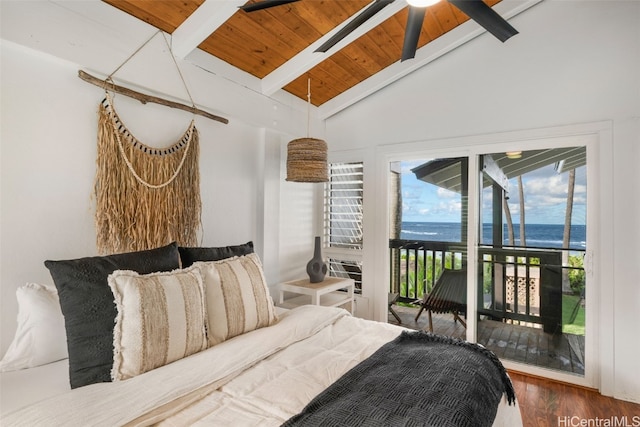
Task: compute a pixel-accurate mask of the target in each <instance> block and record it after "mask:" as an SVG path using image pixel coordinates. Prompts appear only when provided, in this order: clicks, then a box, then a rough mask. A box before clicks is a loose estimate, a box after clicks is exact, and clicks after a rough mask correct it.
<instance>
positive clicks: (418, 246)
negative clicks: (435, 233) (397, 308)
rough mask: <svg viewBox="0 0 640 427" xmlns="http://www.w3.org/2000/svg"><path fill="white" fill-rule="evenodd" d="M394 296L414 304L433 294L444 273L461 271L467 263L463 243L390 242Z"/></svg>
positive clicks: (395, 240) (392, 290)
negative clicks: (395, 294) (444, 271)
mask: <svg viewBox="0 0 640 427" xmlns="http://www.w3.org/2000/svg"><path fill="white" fill-rule="evenodd" d="M389 250H390V251H391V253H390V257H389V258H390V260H391V287H390V290H391V292H392V293H397V294H399V298H398V301H402V302H414V301H416V300H417V299H420V298H422V296H423V295H424V294H425V293H429V292H430V291H431V288H433V285H434V283H435V281H436V280H437V279H438V277H440V273H441V272H442V270H443V269H445V268H449V269H460V268H462V267H463V265H464V264H465V263H466V250H467V248H466V246H464V245H463V244H461V243H452V242H431V241H425V240H403V239H392V240H389Z"/></svg>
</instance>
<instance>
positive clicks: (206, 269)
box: [193, 253, 278, 346]
mask: <svg viewBox="0 0 640 427" xmlns="http://www.w3.org/2000/svg"><path fill="white" fill-rule="evenodd" d="M193 265H194V266H195V267H198V268H200V272H201V274H202V280H203V281H204V287H205V294H206V305H207V316H208V326H209V330H208V336H209V346H213V345H216V344H218V343H221V342H222V341H225V340H227V339H229V338H232V337H234V336H236V335H240V334H243V333H245V332H250V331H253V330H254V329H258V328H262V327H265V326H269V325H272V324H273V323H275V322H277V321H278V317H277V316H276V312H275V308H274V305H273V300H272V299H271V295H270V294H269V288H268V287H267V284H266V281H265V278H264V273H263V272H262V264H261V262H260V258H258V256H257V255H256V254H255V253H253V254H249V255H246V256H241V257H234V258H227V259H224V260H221V261H209V262H196V263H194V264H193Z"/></svg>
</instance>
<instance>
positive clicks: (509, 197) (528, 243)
mask: <svg viewBox="0 0 640 427" xmlns="http://www.w3.org/2000/svg"><path fill="white" fill-rule="evenodd" d="M586 152H587V150H586V147H585V146H577V147H562V148H544V149H531V150H527V151H519V152H503V151H501V152H489V153H483V154H476V155H473V156H471V157H435V158H428V157H426V156H425V157H424V158H422V159H419V160H415V159H411V160H396V161H392V162H390V163H389V169H388V171H387V173H388V194H389V198H388V200H389V212H388V218H389V228H388V230H389V235H388V243H389V252H388V253H389V256H388V260H389V272H390V277H389V313H388V320H389V322H392V323H399V324H401V325H402V326H406V327H409V328H413V329H421V330H425V331H432V332H433V333H435V334H440V335H448V336H454V337H457V338H461V339H470V340H475V341H477V342H478V343H480V344H482V345H484V346H485V347H488V348H490V349H491V350H493V351H494V352H495V353H496V354H497V355H498V357H500V358H501V359H502V360H506V361H510V362H515V363H517V364H521V365H519V366H523V365H527V366H531V367H533V368H532V370H533V371H535V370H536V369H542V370H544V371H537V372H536V373H539V374H540V373H542V374H544V372H546V371H547V370H552V371H555V372H562V373H563V375H564V374H568V375H572V376H577V377H584V375H585V365H586V362H587V361H586V356H585V354H586V353H587V352H586V351H585V348H586V344H585V343H586V337H587V330H586V321H585V320H586V298H587V294H588V292H587V290H586V288H587V283H586V274H585V268H584V267H585V266H584V264H585V261H584V260H585V254H586V253H587V252H586V251H587V246H586V245H587V239H586V235H587V233H586V228H587V226H586V224H587V223H586V211H587V209H586V202H587V200H586V195H587V191H586V189H587V182H586V168H587V163H586ZM472 162H473V163H472ZM470 165H473V167H471V168H470ZM470 171H472V172H470ZM470 173H474V174H475V175H474V176H471V177H470V176H469V174H470ZM476 175H477V176H476ZM470 178H471V179H470ZM470 206H472V208H471V209H473V211H472V212H473V213H474V214H473V215H469V212H470ZM476 213H477V214H476ZM470 218H472V219H473V221H474V223H473V227H471V226H470V223H469V220H470ZM469 230H471V234H468V231H469ZM476 233H477V234H476ZM468 236H472V238H471V237H470V238H468ZM469 254H471V255H469ZM456 271H457V272H459V274H455V273H454V274H450V272H456ZM460 272H461V273H460ZM461 278H462V279H461ZM469 280H472V282H471V283H469ZM467 326H469V327H470V328H471V330H470V331H467ZM527 369H528V368H524V370H527ZM545 375H546V374H545Z"/></svg>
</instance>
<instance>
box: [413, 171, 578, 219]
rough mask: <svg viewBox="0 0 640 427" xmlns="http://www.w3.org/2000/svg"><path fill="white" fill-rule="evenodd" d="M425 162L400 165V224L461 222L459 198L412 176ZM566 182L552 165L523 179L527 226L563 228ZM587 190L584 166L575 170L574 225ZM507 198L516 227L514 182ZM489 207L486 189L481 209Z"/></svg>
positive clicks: (517, 196)
mask: <svg viewBox="0 0 640 427" xmlns="http://www.w3.org/2000/svg"><path fill="white" fill-rule="evenodd" d="M426 161H428V160H415V161H407V162H402V163H401V168H402V205H403V206H402V218H403V221H421V222H460V209H461V200H460V195H459V194H457V193H454V192H452V191H449V190H445V189H442V188H438V187H436V186H435V185H432V184H428V183H426V182H423V181H419V180H417V179H416V177H415V174H414V173H413V172H411V169H412V168H414V167H416V166H419V165H421V164H423V163H425V162H426ZM567 181H568V173H563V174H558V173H556V171H555V170H554V167H553V165H550V166H546V167H544V168H541V169H538V170H536V171H533V172H530V173H528V174H525V175H523V176H522V183H523V187H524V200H525V223H526V224H564V217H565V210H566V203H567V201H566V197H567ZM586 190H587V186H586V167H584V166H583V167H580V168H578V169H576V185H575V188H574V199H573V215H572V223H573V224H574V225H584V224H585V220H586ZM508 197H509V201H508V203H509V210H510V211H511V218H512V220H513V223H514V224H519V223H520V201H519V194H518V182H517V179H511V180H510V181H509V194H508ZM490 206H491V191H490V189H487V190H486V191H484V193H483V207H484V208H486V207H490ZM488 212H490V210H489V211H488ZM489 215H490V214H489ZM489 218H490V216H489ZM485 222H487V221H485Z"/></svg>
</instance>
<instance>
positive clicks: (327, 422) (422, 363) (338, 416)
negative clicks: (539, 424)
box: [283, 332, 515, 427]
mask: <svg viewBox="0 0 640 427" xmlns="http://www.w3.org/2000/svg"><path fill="white" fill-rule="evenodd" d="M503 393H505V394H506V395H507V400H508V402H509V404H514V403H515V393H514V390H513V386H512V384H511V380H510V379H509V377H508V376H507V373H506V371H505V369H504V367H503V366H502V363H500V361H499V360H498V358H497V357H496V355H495V354H493V352H491V351H490V350H487V349H485V348H484V347H481V346H478V345H476V344H471V343H468V342H466V341H461V340H457V339H454V338H450V337H443V336H439V335H433V334H430V333H426V332H402V334H401V335H400V336H399V337H398V338H396V339H395V340H393V341H391V342H389V343H387V344H385V345H384V346H382V347H381V348H380V349H379V350H378V351H376V352H375V353H374V354H372V355H371V356H370V357H369V358H367V359H365V360H363V361H362V362H361V363H359V364H358V365H357V366H355V367H354V368H353V369H351V370H350V371H348V372H347V373H345V374H344V375H343V376H342V377H341V378H339V379H338V380H337V381H336V382H335V383H334V384H332V385H331V386H329V387H328V388H327V389H326V390H324V391H323V392H322V393H320V394H319V395H318V396H316V398H315V399H313V400H312V401H311V402H310V403H309V404H308V405H307V406H306V407H305V408H304V409H303V411H302V412H301V413H299V414H298V415H295V416H294V417H292V418H290V419H289V420H288V421H287V422H285V423H284V424H283V426H286V427H291V426H304V427H308V426H340V427H345V426H358V427H369V426H434V427H445V426H452V427H464V426H469V427H472V426H473V427H476V426H478V427H479V426H490V425H491V424H492V423H493V420H494V418H495V416H496V412H497V409H498V404H499V403H500V400H501V399H502V395H503Z"/></svg>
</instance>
